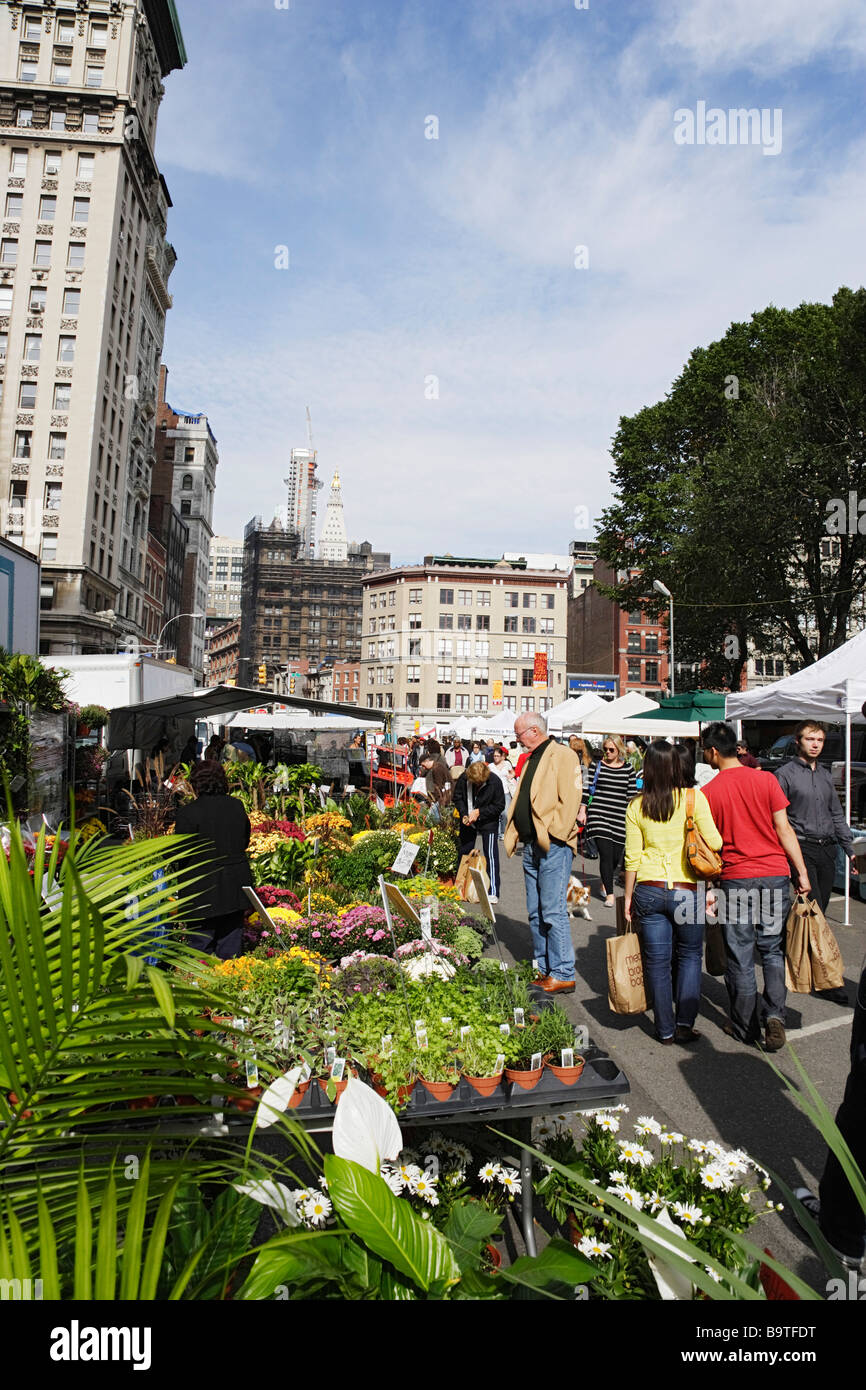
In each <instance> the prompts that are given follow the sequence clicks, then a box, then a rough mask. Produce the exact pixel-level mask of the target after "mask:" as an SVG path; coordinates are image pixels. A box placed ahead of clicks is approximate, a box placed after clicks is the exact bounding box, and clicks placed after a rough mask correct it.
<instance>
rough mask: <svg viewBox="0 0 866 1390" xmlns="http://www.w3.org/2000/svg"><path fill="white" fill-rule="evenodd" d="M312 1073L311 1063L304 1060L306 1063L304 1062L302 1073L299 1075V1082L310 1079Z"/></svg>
mask: <svg viewBox="0 0 866 1390" xmlns="http://www.w3.org/2000/svg"><path fill="white" fill-rule="evenodd" d="M312 1074H313V1073H312V1072H311V1071H310V1064H309V1062H304V1064H303V1065H302V1067H301V1074H300V1076H299V1077H298V1081H299V1082H301V1081H309V1079H310V1077H311V1076H312Z"/></svg>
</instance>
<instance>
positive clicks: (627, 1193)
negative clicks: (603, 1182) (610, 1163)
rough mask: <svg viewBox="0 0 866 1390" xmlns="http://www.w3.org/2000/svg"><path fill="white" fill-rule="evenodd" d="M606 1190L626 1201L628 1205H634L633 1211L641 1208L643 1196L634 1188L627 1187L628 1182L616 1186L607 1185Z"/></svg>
mask: <svg viewBox="0 0 866 1390" xmlns="http://www.w3.org/2000/svg"><path fill="white" fill-rule="evenodd" d="M607 1190H608V1192H612V1193H613V1194H614V1196H616V1197H619V1198H620V1200H621V1201H623V1202H627V1203H628V1205H629V1206H630V1207H634V1209H635V1211H641V1210H642V1208H643V1197H642V1196H641V1194H640V1193H639V1192H638V1191H637V1189H636V1188H634V1187H629V1185H628V1183H621V1184H620V1185H619V1186H618V1187H609V1188H608V1189H607Z"/></svg>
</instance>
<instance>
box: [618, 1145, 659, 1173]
mask: <svg viewBox="0 0 866 1390" xmlns="http://www.w3.org/2000/svg"><path fill="white" fill-rule="evenodd" d="M617 1148H618V1149H619V1151H620V1153H621V1154H622V1156H623V1158H624V1159H625V1161H626V1163H637V1164H638V1165H639V1166H640V1167H641V1168H649V1167H650V1165H651V1164H652V1163H654V1162H655V1159H654V1158H653V1156H652V1154H651V1153H650V1151H649V1149H644V1148H642V1147H641V1145H640V1144H633V1143H632V1142H631V1141H630V1140H628V1139H619V1140H617Z"/></svg>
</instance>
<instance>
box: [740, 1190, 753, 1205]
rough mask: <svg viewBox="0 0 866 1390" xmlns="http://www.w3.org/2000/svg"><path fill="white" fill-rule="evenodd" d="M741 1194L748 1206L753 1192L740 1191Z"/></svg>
mask: <svg viewBox="0 0 866 1390" xmlns="http://www.w3.org/2000/svg"><path fill="white" fill-rule="evenodd" d="M740 1196H741V1197H742V1199H743V1201H744V1202H745V1204H746V1206H748V1205H749V1203H750V1202H751V1200H752V1194H751V1192H741V1193H740Z"/></svg>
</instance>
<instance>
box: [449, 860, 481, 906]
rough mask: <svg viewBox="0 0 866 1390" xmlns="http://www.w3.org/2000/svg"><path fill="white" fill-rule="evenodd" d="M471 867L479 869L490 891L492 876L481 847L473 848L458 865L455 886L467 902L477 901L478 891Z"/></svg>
mask: <svg viewBox="0 0 866 1390" xmlns="http://www.w3.org/2000/svg"><path fill="white" fill-rule="evenodd" d="M470 869H478V870H479V872H480V873H481V874H482V876H483V878H484V886H485V888H486V889H487V890H488V892H489V891H490V878H489V876H488V873H487V860H486V859H485V857H484V855H483V854H482V853H481V851H480V849H473V850H471V851H470V853H469V854H464V856H463V858H462V859H461V860H460V863H459V865H458V866H457V877H456V878H455V880H454V887H455V888H456V889H457V891H458V892H459V894H460V896H461V898H462V899H463V901H464V902H467V903H477V902H478V893H477V891H476V888H475V884H474V883H473V882H472V879H471V877H470V874H469V870H470Z"/></svg>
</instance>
